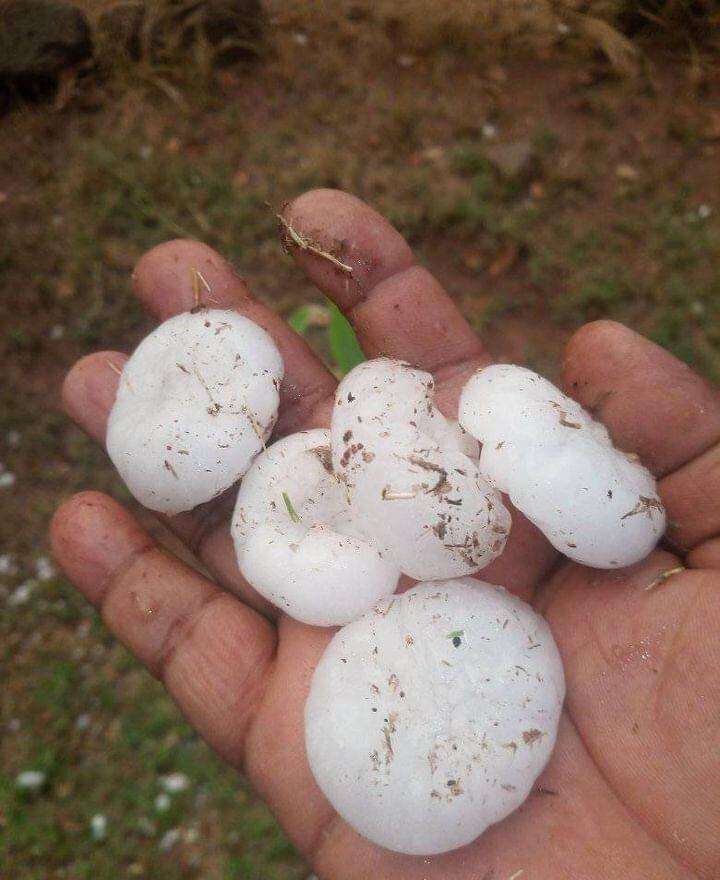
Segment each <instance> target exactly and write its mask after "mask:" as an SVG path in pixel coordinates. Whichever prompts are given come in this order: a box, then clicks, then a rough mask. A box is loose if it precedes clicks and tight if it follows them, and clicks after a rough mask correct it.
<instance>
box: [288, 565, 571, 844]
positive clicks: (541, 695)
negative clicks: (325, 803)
mask: <svg viewBox="0 0 720 880" xmlns="http://www.w3.org/2000/svg"><path fill="white" fill-rule="evenodd" d="M564 695H565V684H564V678H563V670H562V664H561V661H560V657H559V654H558V651H557V648H556V646H555V642H554V641H553V638H552V635H551V633H550V630H549V628H548V626H547V624H546V623H545V621H544V620H543V618H541V617H539V616H538V615H537V614H536V613H535V612H534V611H533V610H532V608H530V606H529V605H526V604H525V603H524V602H521V601H520V600H519V599H516V598H515V597H513V596H511V595H510V594H509V593H507V592H506V591H505V590H503V589H502V588H501V587H494V586H491V585H490V584H484V583H482V582H481V581H476V580H473V579H471V578H461V579H459V580H454V581H438V582H431V583H427V584H421V585H420V586H418V587H415V588H414V589H412V590H410V591H409V592H407V593H405V594H403V595H402V596H395V597H393V598H391V599H385V600H383V601H382V602H381V603H380V605H379V606H378V607H377V608H376V609H375V610H373V611H372V612H369V613H368V614H366V615H365V616H364V617H363V618H361V619H360V620H358V621H356V622H355V623H351V624H350V625H349V626H346V627H343V629H341V630H340V632H338V633H337V634H336V636H335V637H334V638H333V640H332V642H331V643H330V645H329V646H328V648H327V650H326V651H325V653H324V654H323V657H322V659H321V660H320V663H319V665H318V667H317V669H316V671H315V675H314V678H313V681H312V686H311V690H310V695H309V697H308V701H307V704H306V708H305V736H306V748H307V754H308V758H309V762H310V767H311V769H312V772H313V774H314V776H315V779H316V780H317V782H318V784H319V786H320V788H321V789H322V790H323V792H324V794H325V795H326V797H327V798H328V800H329V801H330V802H331V803H332V805H333V806H334V807H335V809H336V810H337V811H338V813H339V814H340V815H341V816H342V817H343V818H344V819H345V820H346V821H347V822H348V823H349V824H350V825H352V826H353V828H355V829H356V830H357V831H358V832H359V833H360V834H362V835H363V836H365V837H367V838H368V839H369V840H371V841H373V842H374V843H377V844H380V845H381V846H384V847H387V848H388V849H392V850H396V851H398V852H403V853H412V854H416V855H430V854H433V853H441V852H445V851H447V850H451V849H455V848H456V847H459V846H463V845H464V844H466V843H470V841H472V840H474V839H475V838H476V837H477V836H478V835H479V834H481V833H482V832H483V831H484V830H485V829H486V828H487V827H488V826H489V825H492V824H493V823H495V822H498V821H500V820H501V819H503V818H504V817H505V816H507V815H508V814H509V813H511V812H512V811H513V810H515V809H516V808H517V807H518V806H520V804H521V803H522V802H523V801H524V800H525V798H526V797H527V796H528V794H529V793H530V790H531V788H532V786H533V783H534V781H535V779H536V778H537V776H538V774H539V773H540V771H541V770H542V769H543V767H544V766H545V764H546V762H547V760H548V758H549V756H550V753H551V752H552V750H553V746H554V743H555V737H556V733H557V728H558V721H559V717H560V710H561V707H562V703H563V699H564Z"/></svg>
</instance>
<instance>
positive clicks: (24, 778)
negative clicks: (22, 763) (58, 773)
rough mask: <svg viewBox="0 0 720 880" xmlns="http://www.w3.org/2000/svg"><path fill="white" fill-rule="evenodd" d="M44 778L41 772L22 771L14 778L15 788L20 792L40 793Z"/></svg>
mask: <svg viewBox="0 0 720 880" xmlns="http://www.w3.org/2000/svg"><path fill="white" fill-rule="evenodd" d="M46 778H47V777H46V775H45V774H44V773H43V772H42V770H23V771H22V772H21V773H18V775H17V776H16V777H15V787H16V788H19V789H20V790H21V791H32V792H36V791H40V789H41V788H42V787H43V785H45V780H46Z"/></svg>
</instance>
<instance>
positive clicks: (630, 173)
mask: <svg viewBox="0 0 720 880" xmlns="http://www.w3.org/2000/svg"><path fill="white" fill-rule="evenodd" d="M615 174H616V175H617V177H618V178H619V179H620V180H637V179H638V177H640V175H639V173H638V171H637V169H636V168H633V167H632V165H626V164H625V163H622V164H620V165H618V166H617V168H616V169H615Z"/></svg>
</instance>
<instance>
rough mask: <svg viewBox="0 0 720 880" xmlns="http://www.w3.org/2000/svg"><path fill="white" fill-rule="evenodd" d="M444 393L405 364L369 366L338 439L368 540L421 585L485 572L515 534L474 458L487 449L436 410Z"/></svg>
mask: <svg viewBox="0 0 720 880" xmlns="http://www.w3.org/2000/svg"><path fill="white" fill-rule="evenodd" d="M434 389H435V384H434V381H433V378H432V376H431V375H430V374H429V373H425V372H423V371H422V370H417V369H414V368H412V367H410V366H409V365H408V364H405V363H403V362H401V361H395V360H390V359H387V358H378V359H376V360H372V361H366V362H365V363H363V364H361V365H360V366H358V367H356V368H355V369H354V370H352V371H351V372H350V373H348V375H347V376H346V377H345V378H344V379H343V381H342V382H341V383H340V385H339V386H338V389H337V393H336V397H335V407H334V409H333V415H332V422H331V429H330V433H331V446H332V455H333V465H334V468H335V471H336V473H338V474H339V475H340V476H341V477H342V479H343V480H344V481H345V485H346V487H347V490H348V493H349V497H350V501H351V505H352V507H353V510H354V514H355V525H356V527H357V529H358V530H359V533H360V534H362V535H364V536H365V537H366V538H367V539H368V540H369V541H371V542H372V543H373V544H374V545H375V546H377V547H378V548H379V549H380V551H381V552H382V554H383V556H385V557H386V558H387V559H390V560H392V561H393V562H395V563H396V564H397V566H398V567H399V568H400V570H401V571H403V572H404V573H405V574H407V575H409V576H410V577H413V578H416V579H417V580H429V579H432V578H449V577H458V576H462V575H466V574H472V573H473V572H476V571H479V570H480V569H481V568H483V567H484V566H486V565H487V564H488V563H489V562H492V560H493V559H495V558H496V557H497V556H499V555H500V553H502V551H503V549H504V547H505V541H506V539H507V535H508V532H509V530H510V514H509V513H508V511H507V509H506V508H505V507H504V505H503V503H502V499H501V497H500V494H499V493H498V492H497V491H496V490H495V489H494V488H493V487H492V486H490V484H489V483H488V482H487V481H486V480H485V479H484V477H483V476H482V474H481V473H480V470H479V468H478V463H477V460H476V458H475V459H474V458H472V457H471V456H473V455H475V456H477V451H478V447H477V443H476V442H475V441H474V440H473V439H472V438H471V437H469V436H468V435H467V433H465V432H464V431H463V430H462V429H461V428H460V427H459V426H458V425H457V423H455V422H451V421H449V420H448V419H446V418H445V417H444V416H443V415H442V413H441V412H440V411H439V410H438V409H437V408H436V407H435V405H434V403H433V396H434Z"/></svg>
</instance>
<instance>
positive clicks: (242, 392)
mask: <svg viewBox="0 0 720 880" xmlns="http://www.w3.org/2000/svg"><path fill="white" fill-rule="evenodd" d="M282 376H283V361H282V357H281V356H280V352H279V351H278V349H277V347H276V346H275V343H274V342H273V341H272V339H271V338H270V337H269V336H268V334H267V333H266V332H265V331H264V330H263V329H262V328H261V327H258V326H257V325H256V324H254V323H253V322H252V321H249V320H248V319H247V318H243V317H242V316H241V315H238V314H237V313H236V312H232V311H221V310H218V309H210V310H201V311H198V312H195V313H190V312H186V313H184V314H181V315H176V316H175V317H173V318H170V319H169V320H168V321H165V322H164V323H163V324H161V325H160V326H159V327H158V328H157V329H156V330H155V331H154V332H152V333H151V334H150V335H149V336H147V337H146V338H145V339H144V340H143V341H142V342H141V343H140V345H139V346H138V347H137V349H136V350H135V352H134V353H133V355H132V357H131V358H130V360H129V361H128V362H127V363H126V364H125V368H124V369H123V372H122V378H121V380H120V385H119V388H118V393H117V397H116V399H115V404H114V406H113V408H112V411H111V413H110V420H109V422H108V432H107V448H108V453H109V455H110V458H111V459H112V461H113V464H114V465H115V467H116V468H117V469H118V471H119V473H120V476H121V477H122V478H123V480H124V481H125V483H126V484H127V486H128V488H129V489H130V491H131V492H132V493H133V495H134V496H135V497H136V498H137V499H138V501H140V502H142V503H143V504H144V505H145V506H146V507H149V508H150V509H151V510H157V511H160V512H162V513H167V514H173V513H179V512H180V511H183V510H191V509H192V508H193V507H196V506H197V505H198V504H201V503H203V502H205V501H209V500H210V499H211V498H214V497H215V496H216V495H219V494H220V493H221V492H223V491H224V490H225V489H227V488H228V487H229V486H231V485H232V484H233V483H234V482H235V481H236V480H238V479H239V478H240V477H241V476H242V475H243V474H244V473H245V471H246V470H247V469H248V467H249V465H250V462H251V461H252V459H253V458H254V457H255V455H257V453H258V452H259V450H260V449H261V448H262V446H263V444H264V442H265V440H266V439H267V438H268V436H269V435H270V432H271V430H272V428H273V425H274V424H275V419H276V418H277V410H278V404H279V394H278V388H279V386H280V380H281V379H282Z"/></svg>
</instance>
